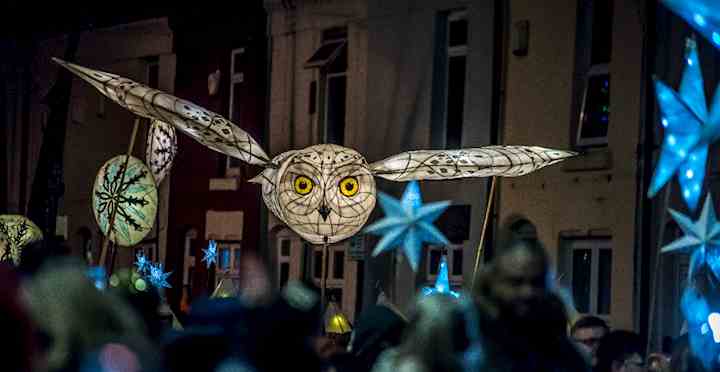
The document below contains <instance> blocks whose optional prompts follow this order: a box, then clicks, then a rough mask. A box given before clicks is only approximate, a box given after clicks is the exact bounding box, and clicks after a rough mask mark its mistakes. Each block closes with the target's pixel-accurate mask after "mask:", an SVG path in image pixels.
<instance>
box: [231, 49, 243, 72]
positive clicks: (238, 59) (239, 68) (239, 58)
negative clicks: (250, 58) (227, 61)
mask: <svg viewBox="0 0 720 372" xmlns="http://www.w3.org/2000/svg"><path fill="white" fill-rule="evenodd" d="M244 63H245V52H238V53H235V57H234V59H233V70H232V71H233V74H239V73H241V72H243V64H244Z"/></svg>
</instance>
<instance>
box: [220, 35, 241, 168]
mask: <svg viewBox="0 0 720 372" xmlns="http://www.w3.org/2000/svg"><path fill="white" fill-rule="evenodd" d="M245 64H246V53H245V48H238V49H233V51H232V52H231V53H230V102H229V105H228V107H229V109H228V119H230V121H231V122H233V123H234V124H235V125H237V126H239V127H241V128H242V95H243V81H244V80H245V75H244V70H245ZM243 166H244V164H243V162H242V161H241V160H240V159H237V158H233V157H230V156H228V157H227V164H226V167H225V176H226V177H242V173H243Z"/></svg>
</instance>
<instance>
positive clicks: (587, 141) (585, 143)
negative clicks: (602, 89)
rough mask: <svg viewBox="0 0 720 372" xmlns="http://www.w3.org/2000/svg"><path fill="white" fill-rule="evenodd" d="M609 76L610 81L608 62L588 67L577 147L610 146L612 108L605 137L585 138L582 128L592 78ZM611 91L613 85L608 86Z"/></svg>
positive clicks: (581, 103)
mask: <svg viewBox="0 0 720 372" xmlns="http://www.w3.org/2000/svg"><path fill="white" fill-rule="evenodd" d="M603 75H607V76H608V82H609V81H610V68H609V65H608V64H606V63H605V64H598V65H593V66H590V68H589V69H588V72H587V73H586V74H585V79H584V80H583V93H582V98H581V102H580V113H579V116H578V123H577V133H576V138H575V145H576V146H577V147H581V148H582V147H606V146H608V144H609V143H608V134H609V132H610V128H609V126H610V121H611V116H610V114H612V110H611V109H610V110H609V111H610V113H609V114H608V123H607V125H608V133H606V134H605V137H592V138H583V137H582V129H583V124H584V119H585V114H586V113H585V108H586V106H587V96H588V89H589V88H590V79H591V78H592V77H593V76H603ZM608 90H609V92H608V95H610V94H611V93H610V92H612V85H610V87H609V88H608ZM609 106H610V102H608V107H609Z"/></svg>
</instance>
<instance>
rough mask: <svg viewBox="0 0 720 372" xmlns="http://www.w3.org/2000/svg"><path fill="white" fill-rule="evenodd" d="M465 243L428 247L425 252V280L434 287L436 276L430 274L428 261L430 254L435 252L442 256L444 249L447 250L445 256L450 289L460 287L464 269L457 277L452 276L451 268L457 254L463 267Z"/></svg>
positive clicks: (429, 260) (462, 281) (429, 261)
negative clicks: (460, 257)
mask: <svg viewBox="0 0 720 372" xmlns="http://www.w3.org/2000/svg"><path fill="white" fill-rule="evenodd" d="M464 245H465V242H464V243H463V244H448V245H442V246H441V245H430V246H428V248H427V250H426V252H425V274H426V278H427V280H428V281H429V282H430V283H431V284H432V285H434V284H435V281H436V280H437V277H438V274H431V272H432V267H431V265H432V262H431V259H430V255H431V252H437V251H440V254H441V255H442V251H443V250H444V249H447V255H446V256H445V257H446V259H447V266H448V279H449V280H450V284H451V286H452V287H459V286H462V285H463V283H464V281H465V280H464V277H463V274H464V271H465V270H464V268H461V270H460V274H459V275H453V268H454V265H455V260H454V258H455V255H456V254H459V255H461V256H462V262H463V266H464V265H465V249H464Z"/></svg>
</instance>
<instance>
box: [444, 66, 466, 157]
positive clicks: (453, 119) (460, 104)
mask: <svg viewBox="0 0 720 372" xmlns="http://www.w3.org/2000/svg"><path fill="white" fill-rule="evenodd" d="M464 107H465V56H456V57H450V60H449V63H448V86H447V119H446V123H447V124H446V125H447V126H446V132H445V147H446V148H448V149H457V148H460V146H461V144H462V130H463V110H464Z"/></svg>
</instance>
